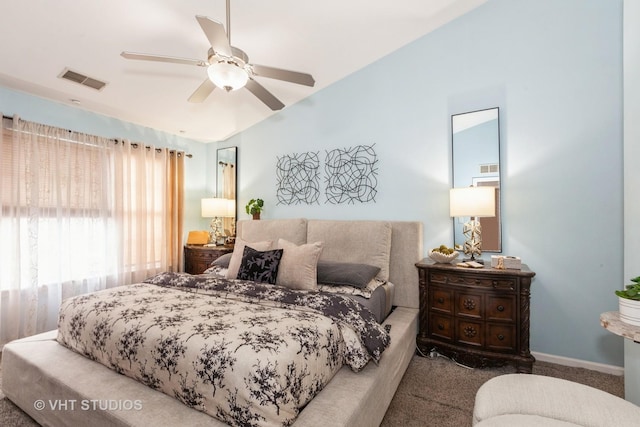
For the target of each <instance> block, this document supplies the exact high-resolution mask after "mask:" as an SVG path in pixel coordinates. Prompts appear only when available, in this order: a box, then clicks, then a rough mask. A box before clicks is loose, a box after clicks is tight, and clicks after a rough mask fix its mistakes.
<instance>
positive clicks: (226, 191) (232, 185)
mask: <svg viewBox="0 0 640 427" xmlns="http://www.w3.org/2000/svg"><path fill="white" fill-rule="evenodd" d="M237 177H238V148H237V147H227V148H219V149H218V150H217V151H216V197H222V198H225V199H230V200H233V201H234V203H233V206H232V207H231V211H232V212H230V214H229V217H226V218H224V219H223V228H224V231H225V235H227V236H234V235H235V222H236V219H237V217H238V203H237V198H236V194H237V192H236V190H237V185H236V179H237Z"/></svg>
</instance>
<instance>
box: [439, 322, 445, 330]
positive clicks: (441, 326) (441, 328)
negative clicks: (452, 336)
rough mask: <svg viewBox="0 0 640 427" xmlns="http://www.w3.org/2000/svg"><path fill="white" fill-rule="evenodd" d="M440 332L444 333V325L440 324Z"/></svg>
mask: <svg viewBox="0 0 640 427" xmlns="http://www.w3.org/2000/svg"><path fill="white" fill-rule="evenodd" d="M438 330H439V331H444V325H443V324H442V323H438Z"/></svg>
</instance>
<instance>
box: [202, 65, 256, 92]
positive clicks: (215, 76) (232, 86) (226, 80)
mask: <svg viewBox="0 0 640 427" xmlns="http://www.w3.org/2000/svg"><path fill="white" fill-rule="evenodd" d="M207 74H208V76H209V79H210V80H211V81H212V82H213V84H214V85H216V86H218V87H219V88H220V89H224V90H226V91H227V92H230V91H232V90H236V89H240V88H242V87H244V86H245V85H246V84H247V81H248V80H249V74H248V73H247V72H246V71H245V70H244V69H242V68H240V67H239V66H238V65H237V64H235V63H233V62H227V61H219V62H214V63H213V64H211V65H209V67H208V68H207Z"/></svg>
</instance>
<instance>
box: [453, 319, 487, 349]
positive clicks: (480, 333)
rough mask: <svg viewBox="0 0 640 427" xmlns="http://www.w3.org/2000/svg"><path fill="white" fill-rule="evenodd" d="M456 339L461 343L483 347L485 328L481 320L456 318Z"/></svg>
mask: <svg viewBox="0 0 640 427" xmlns="http://www.w3.org/2000/svg"><path fill="white" fill-rule="evenodd" d="M456 332H457V335H456V340H457V341H458V342H459V343H462V344H466V345H471V346H478V347H481V346H482V344H483V341H484V328H483V325H482V323H481V322H471V321H467V320H462V319H456Z"/></svg>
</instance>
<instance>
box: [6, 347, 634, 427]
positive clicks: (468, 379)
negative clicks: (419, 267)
mask: <svg viewBox="0 0 640 427" xmlns="http://www.w3.org/2000/svg"><path fill="white" fill-rule="evenodd" d="M511 372H513V368H511V367H504V368H496V369H473V370H471V369H468V368H464V367H460V366H458V365H456V364H455V363H453V362H450V361H449V360H447V359H444V358H434V359H429V358H424V357H419V356H414V358H413V360H412V361H411V364H410V365H409V369H408V370H407V372H406V373H405V375H404V377H403V379H402V382H401V383H400V386H399V387H398V391H397V392H396V395H395V397H394V398H393V401H392V402H391V405H390V407H389V410H388V411H387V414H386V416H385V418H384V420H383V421H382V426H383V427H407V426H421V427H428V426H434V427H462V426H471V415H472V410H473V401H474V398H475V393H476V391H477V390H478V388H479V387H480V386H481V385H482V384H483V383H484V382H485V381H487V380H488V379H490V378H492V377H494V376H497V375H502V374H505V373H511ZM533 372H534V373H535V374H539V375H547V376H552V377H558V378H564V379H568V380H571V381H576V382H580V383H583V384H587V385H590V386H592V387H596V388H600V389H602V390H604V391H607V392H609V393H611V394H614V395H616V396H623V395H624V382H623V378H622V377H619V376H615V375H608V374H603V373H600V372H595V371H590V370H588V369H583V368H570V367H566V366H560V365H555V364H552V363H545V362H536V363H535V364H534V367H533ZM1 383H2V372H1V371H0V384H1ZM0 426H3V427H15V426H20V427H22V426H37V424H36V423H35V422H34V421H33V420H32V419H31V418H30V417H29V416H28V415H26V414H25V413H24V412H22V411H21V410H20V409H19V408H18V407H16V406H15V405H14V404H13V403H11V402H10V401H9V400H8V399H6V398H5V397H4V395H3V394H2V392H0Z"/></svg>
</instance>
